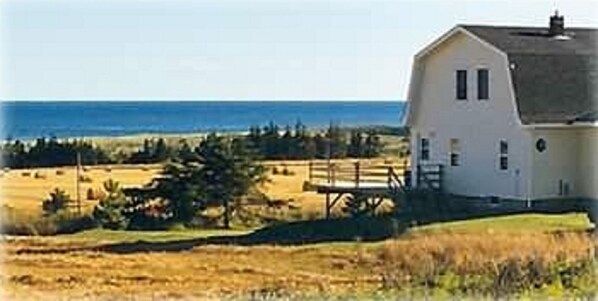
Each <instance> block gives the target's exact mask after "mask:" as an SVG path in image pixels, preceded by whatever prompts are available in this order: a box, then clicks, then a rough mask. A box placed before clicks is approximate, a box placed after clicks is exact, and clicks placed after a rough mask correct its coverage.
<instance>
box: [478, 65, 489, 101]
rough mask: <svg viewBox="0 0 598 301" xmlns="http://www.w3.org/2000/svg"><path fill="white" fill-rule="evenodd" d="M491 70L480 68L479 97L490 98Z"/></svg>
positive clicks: (482, 98)
mask: <svg viewBox="0 0 598 301" xmlns="http://www.w3.org/2000/svg"><path fill="white" fill-rule="evenodd" d="M488 81H489V71H488V69H478V99H480V100H486V99H488V98H489V96H490V95H489V94H490V93H489V82H488Z"/></svg>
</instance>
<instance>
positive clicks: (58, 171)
mask: <svg viewBox="0 0 598 301" xmlns="http://www.w3.org/2000/svg"><path fill="white" fill-rule="evenodd" d="M56 175H57V176H63V175H64V170H62V169H58V170H56Z"/></svg>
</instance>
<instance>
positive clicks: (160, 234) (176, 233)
mask: <svg viewBox="0 0 598 301" xmlns="http://www.w3.org/2000/svg"><path fill="white" fill-rule="evenodd" d="M247 233H249V231H248V230H211V229H210V230H169V231H113V230H105V229H93V230H87V231H82V232H78V233H75V234H64V235H57V236H55V237H57V238H60V239H66V240H78V241H107V242H134V241H139V240H142V241H147V242H165V241H175V240H186V239H194V238H202V237H210V236H224V235H226V236H229V235H243V234H247Z"/></svg>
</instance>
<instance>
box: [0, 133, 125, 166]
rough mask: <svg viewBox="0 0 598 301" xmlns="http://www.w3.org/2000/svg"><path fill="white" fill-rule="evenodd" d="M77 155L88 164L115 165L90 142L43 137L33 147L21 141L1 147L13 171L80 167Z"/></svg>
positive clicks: (1, 158)
mask: <svg viewBox="0 0 598 301" xmlns="http://www.w3.org/2000/svg"><path fill="white" fill-rule="evenodd" d="M77 153H79V154H80V156H81V162H82V163H83V164H85V165H97V164H109V163H112V162H113V160H112V159H111V158H110V156H109V155H108V153H107V152H106V151H104V150H102V149H100V148H98V147H95V146H93V144H91V143H90V142H87V141H83V140H66V141H59V140H58V139H56V138H50V139H46V138H39V139H37V140H35V142H34V143H33V144H32V145H31V146H28V145H26V144H25V143H23V142H22V141H20V140H15V141H7V142H5V143H4V144H3V145H1V146H0V163H1V164H2V166H4V167H10V168H31V167H53V166H68V165H76V164H77Z"/></svg>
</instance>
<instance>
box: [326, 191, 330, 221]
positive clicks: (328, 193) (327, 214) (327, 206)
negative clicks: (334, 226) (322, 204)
mask: <svg viewBox="0 0 598 301" xmlns="http://www.w3.org/2000/svg"><path fill="white" fill-rule="evenodd" d="M329 218H330V192H326V219H329Z"/></svg>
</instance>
